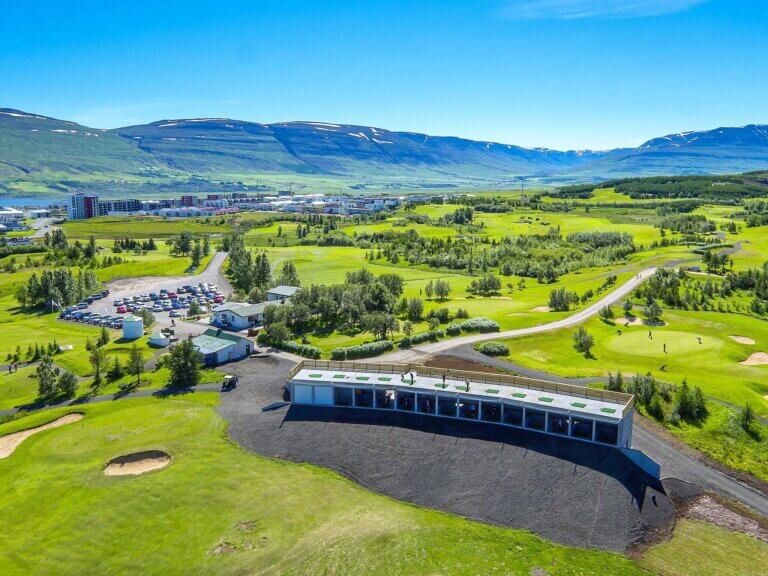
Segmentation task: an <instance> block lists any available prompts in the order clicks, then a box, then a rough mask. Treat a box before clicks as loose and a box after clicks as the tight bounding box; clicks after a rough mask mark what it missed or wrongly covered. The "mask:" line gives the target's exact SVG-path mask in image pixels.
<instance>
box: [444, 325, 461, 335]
mask: <svg viewBox="0 0 768 576" xmlns="http://www.w3.org/2000/svg"><path fill="white" fill-rule="evenodd" d="M461 324H462V323H461V322H451V323H450V324H448V326H446V327H445V333H446V334H448V336H458V335H459V334H461Z"/></svg>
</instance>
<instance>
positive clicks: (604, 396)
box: [288, 360, 635, 417]
mask: <svg viewBox="0 0 768 576" xmlns="http://www.w3.org/2000/svg"><path fill="white" fill-rule="evenodd" d="M304 368H316V369H318V370H329V371H330V370H339V371H345V372H371V373H374V374H378V373H383V374H405V373H407V372H416V373H418V374H419V375H421V376H431V377H434V378H442V377H443V376H445V377H446V378H453V379H456V380H469V381H470V382H477V383H478V384H500V385H507V386H518V387H520V388H528V389H530V390H539V391H541V392H553V393H555V394H565V395H568V396H578V397H581V398H589V399H592V400H602V401H604V402H612V403H615V404H620V405H622V406H623V407H624V408H623V410H622V417H623V416H626V415H627V414H628V413H629V412H630V411H631V410H632V407H633V406H634V400H635V397H634V396H633V395H632V394H624V393H623V392H613V391H611V390H596V389H594V388H587V387H586V386H575V385H573V384H560V383H558V382H549V381H547V380H537V379H534V378H525V377H523V376H514V375H507V374H491V373H487V372H470V371H466V370H454V369H452V368H432V367H429V366H423V365H421V364H394V363H386V362H341V361H334V360H303V361H301V362H299V363H298V364H296V366H294V367H293V368H292V369H291V371H290V372H289V373H288V379H289V380H290V379H291V378H293V377H294V376H296V374H298V373H299V372H300V371H301V370H302V369H304Z"/></svg>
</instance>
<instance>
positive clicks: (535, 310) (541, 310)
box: [531, 306, 551, 312]
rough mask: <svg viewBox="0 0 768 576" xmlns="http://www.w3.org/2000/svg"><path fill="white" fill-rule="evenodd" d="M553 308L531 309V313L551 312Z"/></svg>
mask: <svg viewBox="0 0 768 576" xmlns="http://www.w3.org/2000/svg"><path fill="white" fill-rule="evenodd" d="M550 310H551V308H550V307H549V306H536V308H531V312H549V311H550Z"/></svg>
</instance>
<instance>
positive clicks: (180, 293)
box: [59, 282, 225, 328]
mask: <svg viewBox="0 0 768 576" xmlns="http://www.w3.org/2000/svg"><path fill="white" fill-rule="evenodd" d="M224 299H225V296H224V293H222V292H220V291H219V287H218V286H217V285H216V284H208V283H204V282H200V283H198V284H197V285H192V284H184V285H182V286H178V287H176V288H162V289H160V291H159V292H148V293H140V294H136V295H132V296H131V295H129V296H124V297H119V298H115V299H112V298H111V297H110V291H109V290H104V291H102V292H99V293H97V294H93V295H91V296H89V297H88V298H87V299H85V300H83V301H82V302H80V303H78V304H77V305H76V306H70V307H68V308H66V309H65V310H63V311H62V312H61V313H60V314H59V318H61V319H62V320H69V321H73V322H83V323H86V324H91V325H93V326H105V327H107V328H122V324H123V318H125V316H127V315H129V314H138V313H140V312H141V311H142V310H144V309H146V310H149V311H150V312H152V314H153V315H154V316H155V318H156V319H157V320H158V321H159V322H160V323H161V324H165V323H167V324H170V323H171V321H172V320H173V319H181V318H184V317H186V316H187V314H188V312H189V310H190V308H191V307H194V306H195V303H197V307H198V309H199V310H201V311H202V312H203V313H205V312H207V311H208V310H209V309H210V307H212V306H215V305H216V304H220V303H222V302H224ZM163 320H167V322H163Z"/></svg>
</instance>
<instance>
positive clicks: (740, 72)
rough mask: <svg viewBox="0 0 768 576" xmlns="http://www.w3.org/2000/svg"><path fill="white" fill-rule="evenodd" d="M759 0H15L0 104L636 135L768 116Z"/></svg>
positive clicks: (156, 115)
mask: <svg viewBox="0 0 768 576" xmlns="http://www.w3.org/2000/svg"><path fill="white" fill-rule="evenodd" d="M110 4H119V5H120V7H112V6H110ZM767 4H768V3H766V2H764V1H738V0H592V1H587V0H441V1H439V2H438V1H436V0H435V1H431V2H427V1H418V0H411V1H399V0H391V1H383V0H367V1H365V0H360V1H357V2H352V1H321V0H305V1H302V0H263V1H262V0H250V1H238V0H218V1H216V2H211V1H196V0H185V1H176V0H154V1H152V2H146V1H144V0H133V1H131V2H116V3H110V2H104V1H103V0H100V1H98V2H94V1H91V0H82V1H78V2H66V1H60V0H58V1H56V2H54V1H46V2H37V1H35V0H29V1H28V2H10V1H8V2H3V7H2V9H1V10H0V14H1V17H0V107H12V108H20V109H23V110H27V111H31V112H37V113H41V114H47V115H50V116H56V117H60V118H64V119H72V120H76V121H78V122H81V123H83V124H86V125H90V126H93V127H97V128H111V127H116V126H122V125H128V124H136V123H142V122H148V121H153V120H158V119H163V118H179V117H211V116H216V117H218V116H227V117H232V118H238V119H243V120H254V121H261V122H276V121H285V120H318V121H328V122H344V123H358V124H365V125H373V126H378V127H383V128H389V129H394V130H411V131H419V132H427V133H431V134H441V135H456V136H464V137H469V138H476V139H482V140H495V141H500V142H505V143H514V144H520V145H524V146H547V147H551V148H593V149H600V148H608V147H615V146H634V145H638V144H640V143H641V142H642V141H643V140H645V139H648V138H650V137H654V136H659V135H663V134H666V133H671V132H679V131H683V130H694V129H707V128H714V127H717V126H721V125H725V126H733V125H743V124H749V123H768V5H767Z"/></svg>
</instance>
